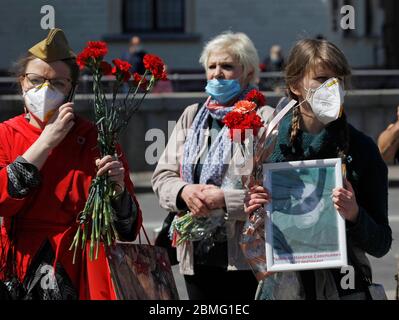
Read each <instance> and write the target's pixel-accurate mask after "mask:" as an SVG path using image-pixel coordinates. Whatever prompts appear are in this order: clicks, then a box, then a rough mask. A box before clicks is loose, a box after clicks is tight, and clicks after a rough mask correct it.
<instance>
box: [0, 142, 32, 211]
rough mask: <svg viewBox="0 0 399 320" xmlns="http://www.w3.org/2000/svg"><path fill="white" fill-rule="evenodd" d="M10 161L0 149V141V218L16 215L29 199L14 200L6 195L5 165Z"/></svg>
mask: <svg viewBox="0 0 399 320" xmlns="http://www.w3.org/2000/svg"><path fill="white" fill-rule="evenodd" d="M10 162H11V161H10V160H9V159H8V157H7V154H6V153H5V152H4V149H3V148H2V147H1V140H0V216H1V217H10V216H13V215H15V214H17V213H18V212H19V211H20V210H21V208H22V207H23V206H24V204H25V202H26V201H27V200H28V199H29V198H30V196H29V195H28V196H26V197H25V198H22V199H16V198H13V197H11V196H10V195H9V194H8V174H7V168H6V167H7V165H8V164H10Z"/></svg>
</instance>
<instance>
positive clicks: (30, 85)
mask: <svg viewBox="0 0 399 320" xmlns="http://www.w3.org/2000/svg"><path fill="white" fill-rule="evenodd" d="M18 77H19V82H20V85H21V89H22V93H23V97H24V101H25V113H24V114H22V115H20V116H17V117H15V118H12V119H10V120H8V121H5V122H3V123H0V216H1V217H3V223H2V226H1V234H0V236H1V237H0V240H1V242H0V280H3V281H4V283H6V284H8V285H10V284H11V283H14V284H15V283H19V282H20V283H24V286H25V289H27V290H28V291H29V295H30V297H31V298H39V299H75V298H79V299H114V298H115V293H114V290H113V286H112V282H111V279H110V272H109V269H108V264H107V261H106V256H105V252H104V248H103V247H101V249H100V253H99V256H98V259H97V260H94V261H90V259H89V257H88V254H87V252H88V250H86V251H85V252H83V253H82V254H81V255H78V257H77V259H76V261H75V264H73V263H72V251H69V247H70V245H71V243H72V239H73V236H74V234H75V232H76V228H77V223H76V217H77V215H78V213H79V212H80V211H82V209H83V207H84V204H85V202H86V199H87V196H88V190H89V186H90V183H91V180H92V177H93V176H95V175H103V174H108V176H109V179H110V180H111V181H113V182H115V185H116V187H115V197H114V199H113V203H112V205H113V206H114V208H115V212H116V214H115V216H114V217H113V219H114V224H115V227H116V230H117V232H118V234H119V237H120V238H122V239H124V240H126V241H132V240H134V239H135V237H136V235H137V233H138V230H139V229H140V227H141V222H142V217H141V211H140V208H139V205H138V203H137V200H136V198H135V196H134V191H133V184H132V182H131V180H130V178H129V168H128V165H127V162H126V159H125V157H124V156H123V153H122V152H121V150H120V148H119V153H118V154H121V157H120V158H119V159H115V158H113V157H111V156H105V157H104V158H102V159H99V157H100V156H99V151H98V149H97V131H96V127H95V125H94V124H92V123H90V122H88V121H86V120H84V119H82V118H80V117H78V116H77V115H75V114H74V109H73V103H72V102H69V101H70V100H71V97H72V92H73V91H74V89H75V86H76V84H77V80H78V77H79V68H78V66H77V64H76V60H75V54H74V53H73V52H72V50H71V49H70V48H69V46H68V42H67V40H66V38H65V35H64V33H63V32H62V31H61V30H60V29H52V30H50V33H49V34H48V36H47V38H46V39H44V40H43V41H41V42H39V43H38V44H36V45H35V46H33V47H32V48H31V49H30V50H29V52H28V55H27V56H26V57H25V58H24V59H22V60H21V61H19V63H18ZM53 265H54V266H56V268H55V273H53V274H51V272H54V269H52V266H53ZM51 275H55V280H56V281H50V280H51V279H50V278H49V276H51ZM53 278H54V277H53ZM10 279H11V280H12V281H11V282H10Z"/></svg>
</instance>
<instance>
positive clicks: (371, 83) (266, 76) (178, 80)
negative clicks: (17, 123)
mask: <svg viewBox="0 0 399 320" xmlns="http://www.w3.org/2000/svg"><path fill="white" fill-rule="evenodd" d="M283 77H284V76H283V73H282V72H262V73H260V81H259V87H260V89H261V90H263V91H274V90H275V88H277V87H280V88H281V87H282V86H284V79H283ZM168 78H169V80H170V81H171V83H172V88H173V91H174V92H187V91H189V92H203V90H204V83H205V81H206V78H205V74H204V73H191V74H182V73H171V74H169V75H168ZM102 80H103V81H104V82H107V83H108V84H109V85H110V86H112V83H113V82H114V81H115V79H114V77H112V76H104V77H103V79H102ZM92 81H93V79H92V77H91V76H90V75H87V74H84V75H82V76H81V77H80V81H79V88H78V92H79V93H88V92H91V82H92ZM351 82H352V88H353V89H394V88H399V69H393V70H386V69H378V70H377V69H368V70H353V72H352V81H351ZM16 83H17V79H16V78H15V77H0V94H13V93H17V90H18V85H16Z"/></svg>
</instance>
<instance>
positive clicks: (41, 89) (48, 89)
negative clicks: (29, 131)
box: [23, 83, 66, 122]
mask: <svg viewBox="0 0 399 320" xmlns="http://www.w3.org/2000/svg"><path fill="white" fill-rule="evenodd" d="M23 97H24V99H25V105H26V107H27V108H28V110H29V112H30V113H32V114H33V115H34V116H35V117H37V118H38V119H39V120H40V121H42V122H47V121H48V120H49V119H50V118H51V116H52V115H53V114H54V112H55V111H56V110H57V109H58V108H59V107H60V106H61V104H62V103H63V102H64V101H65V99H66V97H65V95H64V94H63V93H62V92H60V91H59V90H58V89H56V88H54V87H53V86H51V85H49V84H48V83H44V84H42V85H40V86H37V87H34V88H32V89H29V90H28V91H26V92H24V94H23Z"/></svg>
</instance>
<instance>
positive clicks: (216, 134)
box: [152, 32, 273, 299]
mask: <svg viewBox="0 0 399 320" xmlns="http://www.w3.org/2000/svg"><path fill="white" fill-rule="evenodd" d="M200 62H201V63H202V65H203V66H204V68H205V72H206V77H207V80H208V82H207V86H206V88H205V91H206V93H207V94H208V96H209V97H208V99H207V100H206V102H205V103H203V104H194V105H191V106H188V107H187V108H186V109H185V110H184V112H183V114H182V115H181V117H180V119H179V120H178V122H177V124H176V126H175V128H174V131H173V133H172V135H171V137H170V139H169V142H168V145H167V147H166V149H165V151H164V153H163V154H162V156H161V158H160V160H159V162H158V166H157V167H156V169H155V172H154V175H153V178H152V185H153V189H154V191H155V193H156V195H157V196H158V198H159V201H160V205H161V207H162V208H165V209H166V210H168V211H190V212H191V214H193V215H196V216H210V215H215V214H219V213H220V211H222V210H223V211H224V213H225V216H226V218H227V220H226V223H225V225H224V226H223V227H222V228H221V229H220V235H221V236H220V237H219V240H218V241H216V242H215V243H214V244H212V246H210V247H209V246H208V247H206V249H205V250H204V246H203V245H201V241H195V242H191V241H188V242H185V243H184V244H183V245H180V246H178V250H177V251H178V260H179V262H180V263H179V264H180V272H181V273H182V274H183V275H184V278H185V282H186V286H187V291H188V295H189V298H190V299H222V298H232V299H252V298H253V297H254V295H255V291H256V286H257V281H256V279H255V277H254V275H253V274H252V272H251V271H250V270H249V269H250V268H249V265H248V264H247V262H246V261H245V258H244V256H243V254H242V252H241V250H240V247H239V244H238V241H239V236H240V234H241V230H242V227H243V223H244V221H245V219H246V213H245V210H244V200H245V198H246V196H247V195H246V192H245V191H244V190H243V189H242V187H241V186H240V184H239V181H234V180H232V179H230V178H229V175H228V174H227V172H228V169H229V166H231V163H232V161H234V158H235V155H234V153H233V156H230V158H228V159H230V160H229V161H225V159H226V155H227V154H229V153H228V152H230V151H231V147H232V145H231V141H230V140H229V138H228V134H227V128H226V127H225V126H224V124H223V123H222V121H221V120H222V119H223V117H224V116H225V115H226V114H227V113H228V112H230V111H231V110H232V108H233V105H234V104H235V102H237V101H238V100H240V99H243V97H244V96H245V95H246V94H247V93H248V92H249V91H250V90H251V89H253V88H255V84H256V82H257V80H258V77H259V57H258V54H257V51H256V49H255V47H254V45H253V43H252V41H251V40H250V39H249V38H248V37H247V36H246V35H245V34H243V33H232V32H226V33H223V34H221V35H218V36H217V37H215V38H214V39H212V40H211V41H210V42H208V43H207V44H206V45H205V47H204V49H203V52H202V54H201V58H200ZM272 111H273V109H272V108H270V107H268V106H263V107H261V108H259V109H258V114H259V115H261V116H262V118H263V120H264V121H267V120H268V118H269V117H270V116H271V114H272ZM229 163H230V164H229ZM236 180H239V179H236ZM256 191H257V192H256V195H255V196H252V197H251V200H250V202H249V208H247V209H249V210H255V209H256V208H258V207H260V206H261V205H262V204H263V203H265V201H266V199H267V197H268V195H267V193H266V190H264V189H263V187H258V190H256ZM247 212H248V210H247ZM232 284H234V286H235V287H236V290H231V287H232Z"/></svg>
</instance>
